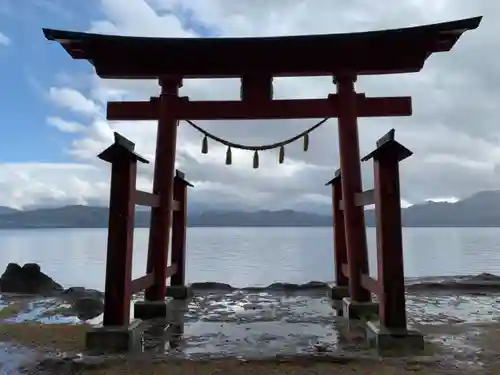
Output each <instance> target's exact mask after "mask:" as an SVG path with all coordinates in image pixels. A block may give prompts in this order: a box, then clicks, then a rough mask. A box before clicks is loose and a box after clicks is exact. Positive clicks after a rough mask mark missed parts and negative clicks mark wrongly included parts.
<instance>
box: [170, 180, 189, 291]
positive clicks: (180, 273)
mask: <svg viewBox="0 0 500 375" xmlns="http://www.w3.org/2000/svg"><path fill="white" fill-rule="evenodd" d="M184 176H185V175H184V173H183V172H181V171H179V170H176V173H175V178H174V200H175V201H177V202H179V203H178V204H179V209H178V210H177V211H174V212H173V220H172V256H171V263H172V264H174V263H175V264H176V265H177V271H176V273H175V274H174V275H172V277H171V279H170V285H171V286H183V285H185V284H186V234H187V188H188V186H190V187H193V185H191V184H190V183H189V182H187V181H186V180H185V178H184Z"/></svg>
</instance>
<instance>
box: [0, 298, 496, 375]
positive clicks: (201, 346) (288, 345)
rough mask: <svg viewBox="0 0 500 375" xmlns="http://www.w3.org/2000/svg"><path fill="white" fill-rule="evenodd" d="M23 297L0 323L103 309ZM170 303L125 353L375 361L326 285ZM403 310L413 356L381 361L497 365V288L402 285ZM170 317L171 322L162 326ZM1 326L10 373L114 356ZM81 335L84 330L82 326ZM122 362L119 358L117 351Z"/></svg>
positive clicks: (8, 301)
mask: <svg viewBox="0 0 500 375" xmlns="http://www.w3.org/2000/svg"><path fill="white" fill-rule="evenodd" d="M417 289H418V288H417ZM136 298H140V296H137V297H136ZM19 301H20V297H19V296H4V297H3V298H2V300H1V301H0V303H1V305H0V306H3V308H4V309H5V308H8V307H7V306H12V305H13V304H15V303H19ZM22 301H23V303H24V305H23V306H24V307H23V308H20V309H19V311H16V312H15V313H13V314H12V315H11V316H8V317H5V318H3V322H2V323H3V325H2V327H17V326H23V329H25V326H27V325H28V326H29V325H32V324H34V323H36V322H38V323H41V324H56V325H58V326H61V327H62V326H68V325H73V326H74V325H80V326H81V325H82V324H83V323H87V324H91V325H99V323H100V319H101V317H97V318H95V319H93V320H91V321H87V322H82V321H81V320H79V319H78V318H77V317H75V316H71V314H69V313H68V311H66V310H65V309H66V308H67V307H68V306H65V305H64V304H61V302H60V301H59V300H58V299H57V298H46V299H37V300H30V299H22ZM175 306H176V309H175V310H173V311H172V314H170V316H169V317H168V319H167V322H166V321H149V322H147V323H145V325H144V329H145V334H144V341H143V345H142V348H141V350H138V351H137V352H134V353H130V354H128V355H127V359H128V360H129V361H130V360H132V359H133V360H134V361H145V360H146V361H148V363H152V361H153V362H155V363H156V364H157V365H158V366H160V364H161V366H164V365H165V362H169V363H171V365H172V366H174V364H175V366H177V367H178V366H181V365H180V364H179V363H182V362H185V361H186V360H194V361H195V362H197V363H198V362H199V363H201V362H200V361H205V360H210V361H211V362H210V363H215V362H214V361H215V360H223V362H224V361H225V362H224V363H226V364H227V363H229V362H227V361H234V360H237V362H238V363H241V362H246V361H274V363H276V361H278V362H283V361H285V362H287V363H288V361H290V360H292V359H293V361H313V362H314V363H320V362H328V363H332V362H334V363H337V364H338V363H350V364H352V365H353V366H354V364H356V366H358V365H359V366H361V364H363V363H371V365H370V366H372V365H373V364H374V363H379V362H380V357H379V355H378V354H377V353H375V352H374V350H373V349H371V348H369V347H368V346H367V344H366V342H365V340H364V336H363V334H362V332H361V331H360V330H359V331H358V330H357V329H356V326H355V325H351V326H350V327H348V324H347V322H346V320H344V318H342V317H338V316H336V313H335V311H334V309H332V307H331V305H330V301H329V299H328V297H327V296H326V293H325V290H324V289H321V288H318V289H310V290H295V291H290V290H288V291H283V290H270V289H267V290H265V289H264V290H240V289H233V290H225V291H224V290H197V291H195V293H194V296H193V298H192V299H191V300H190V301H189V303H188V304H182V303H177V304H176V305H175ZM407 310H408V321H409V325H410V326H411V327H412V328H416V329H418V330H420V331H421V332H422V333H423V334H424V336H425V338H426V342H427V344H426V345H427V348H426V350H425V351H424V352H423V353H420V354H419V355H418V356H416V357H415V356H413V357H404V358H388V359H385V360H384V366H385V365H387V366H396V367H397V368H399V369H408V368H414V369H417V368H418V369H422V368H426V369H432V370H433V371H434V370H436V371H437V370H439V371H445V370H446V371H459V372H460V371H464V370H467V371H481V372H480V373H485V372H484V371H488V369H491V368H493V367H495V366H497V362H498V359H497V358H498V352H499V351H500V324H499V319H500V291H499V292H496V293H495V292H494V291H492V290H488V291H484V290H468V291H466V292H464V291H463V290H462V291H457V290H452V291H450V290H435V289H433V290H423V288H421V289H419V290H413V291H412V290H411V289H410V291H409V293H408V295H407ZM1 311H2V310H0V313H1ZM169 323H172V324H170V326H169ZM353 327H354V328H353ZM7 331H8V330H7V329H6V328H3V331H0V342H2V341H3V342H4V343H3V344H2V346H0V363H2V364H3V366H4V367H3V368H5V369H10V370H9V371H14V369H16V368H18V367H19V365H20V364H21V363H22V362H26V363H28V364H29V363H31V364H33V363H35V362H36V361H38V360H41V359H42V358H47V357H49V358H57V361H61V358H64V357H67V358H70V359H71V358H72V359H71V360H68V359H67V360H66V362H65V363H66V364H67V363H69V362H68V361H70V362H71V361H73V362H74V361H75V359H78V358H79V359H78V360H79V361H80V366H81V363H84V362H85V361H90V362H91V363H93V364H94V365H95V364H96V363H99V364H103V363H104V362H105V360H107V361H110V360H112V359H113V358H122V357H120V356H118V357H112V356H111V357H110V356H107V357H99V358H96V357H93V356H88V355H85V354H83V355H81V354H79V353H82V350H83V348H82V347H81V346H82V345H81V342H82V340H76V341H75V342H74V343H73V342H72V341H69V342H70V343H69V344H65V345H66V346H65V345H62V346H60V347H58V343H57V342H53V343H52V345H51V344H50V340H49V345H47V341H43V340H42V344H43V345H38V344H37V340H36V339H33V338H30V340H31V341H30V342H28V343H27V342H25V341H26V339H25V338H23V337H22V335H20V334H17V333H12V332H13V330H11V331H10V333H9V334H6V332H7ZM30 332H31V331H30V330H29V329H27V333H25V335H31V333H30ZM80 334H84V330H83V331H81V332H80ZM16 335H17V336H16ZM16 341H17V343H16ZM13 344H25V345H28V346H30V347H32V348H33V347H35V350H32V349H27V348H26V346H22V345H21V346H19V345H14V346H13ZM82 358H83V359H82ZM51 361H52V362H51ZM82 361H83V362H82ZM179 361H180V362H179ZM63 362H64V361H63ZM189 362H191V361H189ZM43 363H44V366H47V365H48V366H49V368H52V370H55V368H53V367H51V366H55V362H54V359H50V360H48V362H47V360H45V361H44V362H43ZM121 363H122V365H123V363H125V362H123V358H122V360H121ZM311 363H312V362H311ZM221 366H225V365H221ZM56 367H57V366H56ZM66 367H67V366H66ZM66 367H65V368H66ZM90 367H92V366H90ZM181 367H182V366H181ZM3 368H2V371H3ZM42 368H43V366H42ZM93 371H94V370H93ZM95 371H97V370H95ZM179 371H180V370H179ZM384 371H385V370H384ZM405 371H406V370H405ZM5 373H7V372H5ZM12 373H13V374H15V373H16V372H12ZM151 373H154V372H151ZM174 373H175V372H174ZM318 373H319V372H318ZM361 373H362V372H361Z"/></svg>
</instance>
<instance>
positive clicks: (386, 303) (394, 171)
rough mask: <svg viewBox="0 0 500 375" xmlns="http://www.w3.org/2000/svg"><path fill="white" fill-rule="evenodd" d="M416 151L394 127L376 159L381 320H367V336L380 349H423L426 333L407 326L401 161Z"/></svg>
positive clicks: (380, 143)
mask: <svg viewBox="0 0 500 375" xmlns="http://www.w3.org/2000/svg"><path fill="white" fill-rule="evenodd" d="M412 154H413V153H412V152H411V151H410V150H409V149H407V148H406V147H404V146H403V145H401V144H400V143H399V142H397V141H396V140H395V139H394V129H393V130H391V131H390V132H389V133H387V134H386V135H385V136H384V137H382V138H380V139H379V140H378V141H377V149H376V150H375V151H373V152H372V153H370V154H368V155H367V156H365V157H364V158H363V159H362V161H367V160H370V159H373V167H374V185H375V189H374V190H375V214H376V222H377V268H378V280H377V282H378V287H377V295H378V299H379V319H380V321H379V322H374V321H370V322H368V323H367V337H368V338H369V339H370V340H372V341H374V342H375V343H376V345H377V346H378V347H379V348H380V349H394V348H401V347H411V348H412V349H423V336H422V335H421V334H420V333H419V332H416V331H409V330H408V329H407V320H406V306H405V285H404V266H403V234H402V222H401V195H400V186H399V163H400V162H401V161H402V160H404V159H406V158H408V157H410V156H411V155H412Z"/></svg>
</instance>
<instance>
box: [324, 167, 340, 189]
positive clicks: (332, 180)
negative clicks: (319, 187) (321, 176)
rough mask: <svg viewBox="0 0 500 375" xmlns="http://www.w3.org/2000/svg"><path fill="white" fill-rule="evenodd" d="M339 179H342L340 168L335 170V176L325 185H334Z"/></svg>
mask: <svg viewBox="0 0 500 375" xmlns="http://www.w3.org/2000/svg"><path fill="white" fill-rule="evenodd" d="M339 180H340V168H339V169H337V170H336V171H335V174H334V175H333V178H332V179H331V180H330V181H328V182H327V183H326V184H325V186H328V185H333V184H334V183H336V182H337V181H339Z"/></svg>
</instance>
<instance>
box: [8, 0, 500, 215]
mask: <svg viewBox="0 0 500 375" xmlns="http://www.w3.org/2000/svg"><path fill="white" fill-rule="evenodd" d="M478 15H483V16H484V19H483V22H482V24H481V26H480V27H479V29H478V30H475V31H472V32H467V33H465V34H464V35H463V36H462V38H461V40H460V41H459V43H458V44H457V45H456V46H455V47H454V49H453V50H452V51H451V52H449V53H440V54H436V55H434V56H432V57H431V58H430V59H429V60H428V62H427V64H426V66H425V67H424V69H423V71H422V72H420V73H415V74H411V75H394V76H390V77H368V78H365V77H363V78H361V79H360V80H359V81H358V83H357V90H358V91H359V92H364V93H366V95H369V96H377V95H380V96H397V95H404V96H406V95H410V96H412V97H413V109H414V115H413V116H412V117H404V118H378V119H369V120H368V119H363V120H360V121H359V133H360V147H361V153H362V154H365V153H368V152H370V151H371V150H372V149H373V148H374V144H375V141H376V140H377V139H378V138H379V137H380V136H382V135H383V134H385V133H386V132H387V131H388V130H389V129H391V128H392V127H394V128H395V129H396V136H397V138H398V140H399V141H400V142H401V143H403V144H404V145H405V146H407V147H408V148H410V149H411V150H413V151H414V153H415V154H414V156H412V157H411V158H410V159H408V160H406V161H405V162H404V164H403V165H402V181H403V182H402V184H403V185H402V195H403V198H404V200H405V201H406V202H410V203H416V202H421V201H424V200H426V199H452V198H461V197H466V196H468V195H470V194H473V193H474V192H476V191H478V190H493V189H499V188H500V170H497V169H498V165H499V163H500V122H499V118H500V105H499V103H500V101H499V96H500V72H499V69H498V68H499V67H500V52H499V51H500V41H498V39H497V37H496V35H497V32H498V30H499V24H500V2H498V1H491V0H476V1H470V0H407V1H397V2H396V1H393V0H384V1H369V0H351V1H344V0H309V1H307V0H280V1H268V0H239V1H234V0H211V1H208V0H126V1H125V0H86V1H77V0H30V1H19V0H0V82H2V87H1V88H0V92H1V95H0V96H1V98H2V99H1V100H0V115H1V124H2V132H3V133H2V136H1V137H0V157H1V159H0V161H1V163H2V164H0V205H4V206H11V207H16V208H23V207H30V206H33V205H52V206H53V205H63V204H106V203H107V200H108V194H109V191H108V187H109V185H108V184H109V170H108V167H107V166H106V165H105V164H104V163H103V162H100V161H99V160H97V159H96V157H95V156H96V154H97V153H99V151H101V150H102V149H103V148H105V147H106V146H108V145H109V144H110V142H111V141H112V134H113V131H118V132H120V133H122V134H124V135H125V136H126V137H128V138H130V139H131V140H133V141H134V142H136V144H137V146H136V147H137V150H138V152H139V153H141V154H143V155H145V156H146V157H147V158H150V159H151V160H152V157H153V154H154V145H155V137H156V124H155V123H153V122H113V123H108V122H106V121H105V114H104V108H105V103H106V101H108V100H127V99H136V100H137V99H138V100H145V99H148V98H149V97H150V96H151V95H155V94H157V93H158V86H157V82H154V81H144V82H137V81H135V82H127V81H116V80H101V79H99V78H97V77H96V76H95V74H94V72H93V70H92V68H91V67H90V66H89V64H88V63H86V62H84V61H73V60H71V58H70V57H69V55H67V54H66V53H65V52H64V50H63V49H62V48H61V47H60V46H59V45H58V44H57V43H50V42H48V41H46V40H45V39H44V37H43V35H42V31H41V28H42V27H47V28H60V29H68V30H77V31H88V32H96V33H106V34H121V35H137V36H163V37H205V36H217V37H226V36H231V37H235V36H241V37H244V36H276V35H296V34H317V33H339V32H355V31H367V30H376V29H384V28H399V27H406V26H415V25H422V24H427V23H434V22H442V21H451V20H455V19H460V18H468V17H474V16H478ZM323 53H325V54H326V53H328V51H323ZM200 58H202V57H200ZM314 58H321V54H320V55H318V56H314ZM274 90H275V96H276V97H277V98H322V97H325V96H326V95H328V93H330V92H334V91H335V88H334V86H333V84H332V83H331V78H330V77H321V78H313V79H309V78H300V79H292V78H290V79H276V80H275V84H274ZM181 95H188V96H190V98H191V99H192V100H196V99H238V98H239V82H238V81H237V80H196V81H186V82H185V84H184V87H183V88H182V91H181ZM314 122H316V120H292V121H222V122H217V123H216V122H199V124H200V125H202V126H203V127H204V128H206V129H207V130H209V131H211V132H213V133H215V134H217V135H219V136H222V137H224V138H226V139H228V140H231V141H235V142H239V143H244V144H248V145H260V144H267V143H272V142H276V141H279V140H282V139H285V138H289V137H291V136H293V135H295V134H297V133H299V132H301V131H302V130H304V129H306V128H308V127H309V126H311V125H312V124H313V123H314ZM179 133H180V134H179V141H178V152H177V164H178V168H180V169H182V170H183V171H184V172H185V173H186V175H187V178H188V179H189V180H190V181H192V182H193V183H194V184H195V185H196V187H195V189H194V190H192V191H191V198H192V200H193V201H196V202H205V203H207V204H212V203H219V202H224V203H225V204H226V205H229V206H235V207H237V206H240V205H243V206H244V207H254V208H256V207H259V208H273V209H274V208H284V207H288V208H294V207H296V208H302V207H305V206H307V205H312V207H316V206H320V205H323V204H329V203H330V191H329V190H328V189H327V188H325V187H324V183H325V182H326V181H328V180H329V179H330V178H331V177H332V175H333V172H334V170H335V169H336V168H337V167H338V163H339V161H338V143H337V141H338V138H337V124H336V121H335V120H330V121H329V122H328V123H326V124H325V125H324V126H322V127H321V128H319V129H318V130H317V131H315V132H314V133H312V134H311V137H310V149H309V151H308V152H307V153H304V152H303V151H302V144H301V142H297V144H296V145H291V146H289V147H288V148H287V150H286V157H285V163H284V164H281V165H279V164H278V155H277V151H269V152H265V153H262V154H261V155H260V164H261V165H260V168H259V169H257V170H255V169H253V168H252V157H253V155H252V153H251V152H235V151H233V165H231V166H226V165H225V148H223V147H220V146H218V145H216V144H214V143H209V153H208V155H203V154H201V153H200V150H201V140H202V136H201V135H200V134H199V133H197V132H196V131H194V130H193V129H192V128H190V127H189V126H188V125H187V124H185V123H181V125H180V129H179ZM364 168H365V170H364V185H365V188H371V187H372V169H371V165H366V166H365V167H364ZM151 176H152V166H149V167H141V170H140V177H139V180H138V185H139V188H141V189H145V190H147V189H150V188H151Z"/></svg>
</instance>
